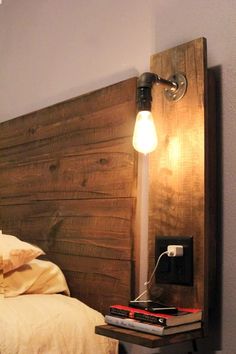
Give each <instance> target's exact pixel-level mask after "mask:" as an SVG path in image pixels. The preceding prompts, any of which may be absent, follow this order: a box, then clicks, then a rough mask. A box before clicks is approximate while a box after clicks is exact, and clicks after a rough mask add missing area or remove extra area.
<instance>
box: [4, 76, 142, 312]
mask: <svg viewBox="0 0 236 354" xmlns="http://www.w3.org/2000/svg"><path fill="white" fill-rule="evenodd" d="M136 81H137V80H136V78H131V79H128V80H125V81H122V82H120V83H118V84H115V85H111V86H109V87H106V88H103V89H100V90H97V91H94V92H91V93H88V94H86V95H82V96H80V97H77V98H74V99H71V100H68V101H65V102H61V103H58V104H56V105H53V106H51V107H48V108H45V109H41V110H39V111H37V112H33V113H30V114H27V115H25V116H22V117H18V118H15V119H12V120H10V121H7V122H3V123H1V124H0V227H1V229H3V232H4V233H10V234H15V235H18V236H19V237H20V238H21V239H23V240H25V241H27V242H31V243H34V244H37V245H39V246H40V247H41V248H43V249H44V250H45V251H46V253H47V258H48V259H50V260H52V261H55V263H57V264H58V265H59V266H61V268H62V270H63V271H64V273H65V274H66V276H67V281H68V283H69V286H70V289H71V293H72V295H73V296H76V297H78V298H79V299H81V300H82V301H84V302H86V303H87V304H89V305H90V306H91V307H93V308H95V309H98V310H99V311H101V312H106V311H107V309H108V306H109V305H110V304H111V303H112V302H120V303H124V304H125V303H127V302H128V301H129V299H130V297H131V296H132V295H133V293H134V286H135V284H134V281H133V280H134V271H135V263H136V250H135V249H134V245H135V242H134V236H135V225H134V221H135V211H136V189H137V187H136V183H137V162H136V157H137V155H136V153H135V152H134V150H133V147H132V133H133V126H134V122H135V113H136ZM131 294H132V295H131Z"/></svg>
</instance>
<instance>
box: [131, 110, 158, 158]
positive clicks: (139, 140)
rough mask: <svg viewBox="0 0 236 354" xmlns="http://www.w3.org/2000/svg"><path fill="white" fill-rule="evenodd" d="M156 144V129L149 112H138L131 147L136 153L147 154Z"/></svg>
mask: <svg viewBox="0 0 236 354" xmlns="http://www.w3.org/2000/svg"><path fill="white" fill-rule="evenodd" d="M157 144H158V139H157V133H156V127H155V123H154V119H153V116H152V113H151V112H150V111H140V112H139V113H138V114H137V117H136V122H135V126H134V135H133V147H134V148H135V150H137V151H138V152H141V153H143V154H148V153H149V152H152V151H153V150H155V149H156V147H157Z"/></svg>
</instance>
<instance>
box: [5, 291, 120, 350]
mask: <svg viewBox="0 0 236 354" xmlns="http://www.w3.org/2000/svg"><path fill="white" fill-rule="evenodd" d="M99 324H104V319H103V316H102V315H101V314H100V313H99V312H97V311H95V310H93V309H91V308H90V307H88V306H86V305H85V304H83V303H82V302H80V301H79V300H77V299H74V298H70V297H68V296H65V295H60V294H54V295H45V294H43V295H38V294H35V295H34V294H30V295H20V296H17V297H11V298H0V353H1V354H39V353H40V354H115V353H117V342H116V341H113V340H112V339H108V338H106V337H103V336H99V335H96V334H95V333H94V327H95V326H96V325H99Z"/></svg>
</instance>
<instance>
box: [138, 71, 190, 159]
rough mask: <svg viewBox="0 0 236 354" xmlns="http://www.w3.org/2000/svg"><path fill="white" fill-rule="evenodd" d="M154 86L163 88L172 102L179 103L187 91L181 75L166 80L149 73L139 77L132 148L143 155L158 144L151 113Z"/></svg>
mask: <svg viewBox="0 0 236 354" xmlns="http://www.w3.org/2000/svg"><path fill="white" fill-rule="evenodd" d="M154 84H156V85H162V86H164V87H165V90H164V95H165V97H166V99H167V100H169V101H174V102H176V101H179V100H180V99H181V98H182V97H183V96H184V95H185V92H186V89H187V80H186V77H185V76H184V75H183V74H181V73H177V74H175V75H173V76H171V77H170V78H169V79H168V80H166V79H163V78H161V77H160V76H159V75H157V74H154V73H150V72H146V73H143V74H142V75H141V76H140V77H139V79H138V84H137V108H138V114H137V117H136V122H135V127H134V134H133V146H134V148H135V150H137V151H138V152H141V153H143V154H145V155H146V154H148V153H149V152H152V151H154V150H155V149H156V147H157V144H158V138H157V132H156V127H155V123H154V119H153V116H152V113H151V106H152V93H151V91H152V86H153V85H154Z"/></svg>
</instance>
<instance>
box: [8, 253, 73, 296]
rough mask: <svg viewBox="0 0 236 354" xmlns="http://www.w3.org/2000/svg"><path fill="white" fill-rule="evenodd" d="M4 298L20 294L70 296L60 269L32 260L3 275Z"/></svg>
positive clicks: (51, 264) (49, 263) (52, 264)
mask: <svg viewBox="0 0 236 354" xmlns="http://www.w3.org/2000/svg"><path fill="white" fill-rule="evenodd" d="M3 287H4V297H13V296H18V295H21V294H57V293H64V294H66V295H70V292H69V289H68V286H67V283H66V280H65V277H64V275H63V273H62V271H61V269H60V268H59V267H58V266H57V265H56V264H54V263H52V262H48V261H43V260H39V259H34V260H32V261H31V262H29V263H27V264H24V265H22V266H21V267H19V268H17V269H16V270H14V271H11V272H8V273H7V274H4V275H3Z"/></svg>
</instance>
